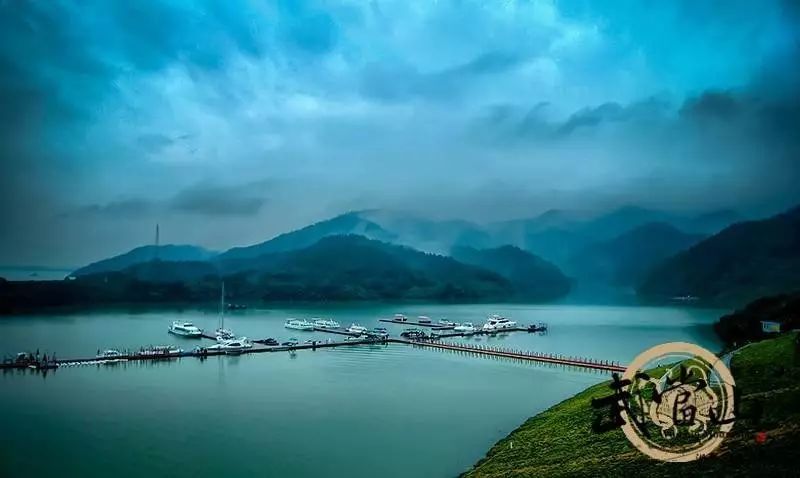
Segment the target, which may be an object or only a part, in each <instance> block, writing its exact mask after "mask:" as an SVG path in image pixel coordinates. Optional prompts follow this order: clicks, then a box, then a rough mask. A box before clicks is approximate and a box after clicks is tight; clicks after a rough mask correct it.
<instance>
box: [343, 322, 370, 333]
mask: <svg viewBox="0 0 800 478" xmlns="http://www.w3.org/2000/svg"><path fill="white" fill-rule="evenodd" d="M347 331H348V332H350V333H351V334H364V333H366V332H367V328H366V327H363V326H361V325H358V324H351V325H350V327H348V328H347Z"/></svg>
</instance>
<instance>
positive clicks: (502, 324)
mask: <svg viewBox="0 0 800 478" xmlns="http://www.w3.org/2000/svg"><path fill="white" fill-rule="evenodd" d="M516 326H517V323H516V322H514V321H513V320H508V319H506V318H505V317H500V316H499V315H492V316H489V320H488V321H486V323H485V324H483V331H484V332H493V331H497V330H503V329H513V328H514V327H516Z"/></svg>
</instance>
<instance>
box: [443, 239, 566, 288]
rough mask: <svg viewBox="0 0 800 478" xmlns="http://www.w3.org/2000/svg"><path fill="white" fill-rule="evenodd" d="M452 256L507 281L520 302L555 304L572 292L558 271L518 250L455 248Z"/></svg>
mask: <svg viewBox="0 0 800 478" xmlns="http://www.w3.org/2000/svg"><path fill="white" fill-rule="evenodd" d="M452 256H453V258H455V259H456V260H458V261H461V262H463V263H465V264H472V265H474V266H477V267H482V268H484V269H488V270H490V271H493V272H496V273H497V274H500V275H501V276H503V277H505V278H506V279H508V280H509V281H510V282H511V284H512V285H513V287H514V290H515V296H517V297H519V298H521V299H528V300H545V301H546V300H553V299H556V298H558V297H561V296H564V295H566V294H567V293H568V292H569V290H570V288H571V281H570V279H569V278H568V277H567V276H565V275H564V274H563V273H562V272H561V270H560V269H559V268H558V267H556V266H555V265H553V264H551V263H550V262H547V261H546V260H544V259H542V258H540V257H537V256H535V255H533V254H531V253H530V252H527V251H523V250H522V249H520V248H518V247H514V246H502V247H498V248H494V249H475V248H473V247H465V246H456V247H454V248H453V251H452Z"/></svg>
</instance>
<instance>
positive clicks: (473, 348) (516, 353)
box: [398, 340, 626, 373]
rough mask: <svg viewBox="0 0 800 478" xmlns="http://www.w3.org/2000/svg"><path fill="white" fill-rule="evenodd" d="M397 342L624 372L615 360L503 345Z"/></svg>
mask: <svg viewBox="0 0 800 478" xmlns="http://www.w3.org/2000/svg"><path fill="white" fill-rule="evenodd" d="M398 342H404V343H407V344H409V345H414V346H418V347H427V348H433V349H441V350H452V351H457V352H467V353H473V354H478V355H486V356H491V357H503V358H510V359H516V360H524V361H528V362H540V363H549V364H556V365H564V366H567V367H579V368H586V369H591V370H603V371H607V372H618V373H623V372H625V369H626V367H625V366H623V365H620V364H618V363H616V362H610V361H608V360H594V359H591V358H585V357H567V356H563V355H556V354H545V353H539V352H531V351H525V350H514V349H508V348H503V347H490V346H485V345H471V344H454V343H447V342H438V341H432V340H424V341H423V340H420V341H412V340H403V341H398Z"/></svg>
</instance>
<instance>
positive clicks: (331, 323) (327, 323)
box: [314, 319, 341, 329]
mask: <svg viewBox="0 0 800 478" xmlns="http://www.w3.org/2000/svg"><path fill="white" fill-rule="evenodd" d="M314 327H319V328H320V329H338V328H339V327H341V325H339V322H336V321H335V320H331V319H314Z"/></svg>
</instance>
